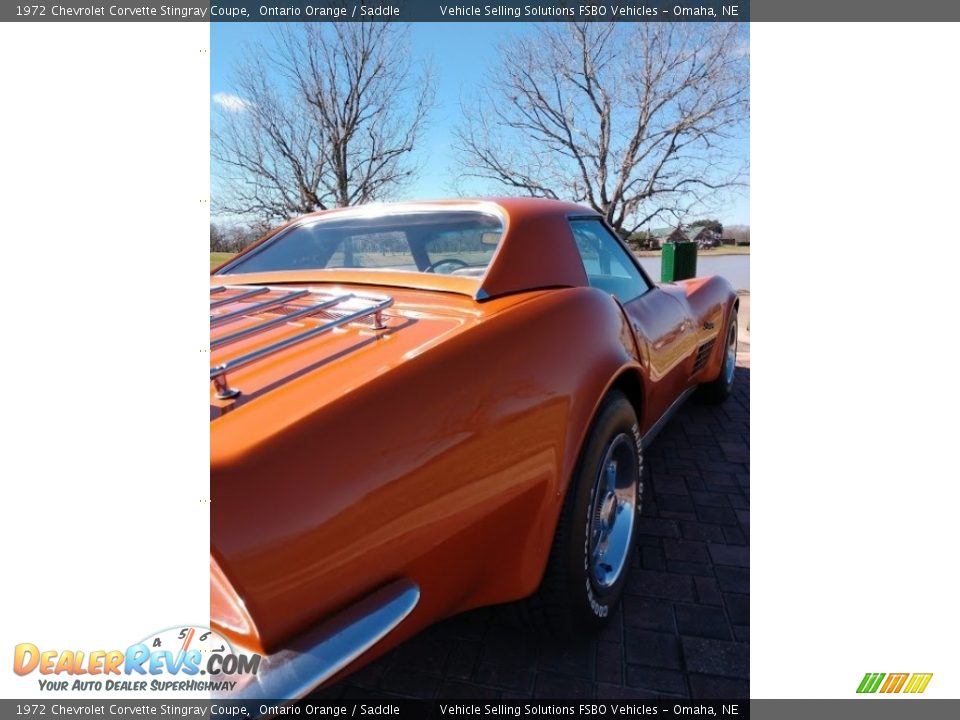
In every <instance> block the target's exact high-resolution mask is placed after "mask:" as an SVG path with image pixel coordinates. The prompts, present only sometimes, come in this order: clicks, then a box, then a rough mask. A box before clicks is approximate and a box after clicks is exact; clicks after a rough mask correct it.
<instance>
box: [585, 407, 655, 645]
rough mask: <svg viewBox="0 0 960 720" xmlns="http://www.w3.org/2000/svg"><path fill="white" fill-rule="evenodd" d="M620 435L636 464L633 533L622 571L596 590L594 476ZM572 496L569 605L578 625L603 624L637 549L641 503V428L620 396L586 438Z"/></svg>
mask: <svg viewBox="0 0 960 720" xmlns="http://www.w3.org/2000/svg"><path fill="white" fill-rule="evenodd" d="M621 433H626V434H628V435H629V436H630V437H631V438H632V439H633V444H634V447H635V448H636V460H637V478H636V483H637V502H636V504H635V505H634V508H633V512H634V518H633V520H634V534H633V536H632V537H631V539H630V545H629V547H628V549H627V557H626V560H625V562H624V568H623V571H622V572H621V573H620V577H618V578H617V580H616V582H614V583H613V584H611V585H610V586H608V587H601V586H599V585H597V584H596V583H595V582H594V580H593V575H592V573H591V571H590V557H589V556H590V516H591V514H592V512H593V508H594V502H595V500H596V493H597V492H598V483H597V477H598V474H599V471H600V463H601V462H602V461H603V458H604V456H605V454H606V450H607V447H608V446H609V444H610V443H611V442H612V441H613V440H614V439H615V438H616V437H617V436H619V435H620V434H621ZM573 489H574V491H575V492H576V493H577V495H576V499H575V502H574V505H573V515H572V523H571V528H570V542H569V546H570V547H569V557H568V568H569V573H570V575H569V577H570V578H572V579H573V585H574V587H573V588H571V590H572V592H573V594H574V598H575V600H574V606H575V608H578V610H577V615H578V617H577V618H575V620H576V621H577V622H578V623H579V624H581V625H586V626H590V627H595V626H597V625H599V624H601V623H603V622H604V621H605V620H606V619H607V618H608V617H609V616H610V614H611V613H612V612H613V609H614V608H615V607H616V604H617V602H618V601H619V600H620V597H621V595H622V594H623V589H624V587H625V586H626V582H627V576H628V575H629V571H630V565H631V563H632V559H633V556H634V553H635V548H636V522H637V517H638V515H639V513H640V508H641V505H642V501H643V451H642V446H641V437H640V428H639V423H638V422H637V417H636V413H635V412H634V410H633V406H632V405H631V404H630V402H629V401H628V400H627V399H626V397H624V396H623V395H622V394H620V393H615V394H612V395H611V396H610V397H608V399H607V401H606V402H605V403H604V406H603V408H602V409H601V411H600V413H599V414H598V416H597V419H596V421H595V422H594V425H593V426H592V428H591V431H590V436H589V438H588V439H587V442H586V444H585V447H584V451H583V454H582V457H581V459H580V462H579V465H578V470H577V474H576V487H575V488H573Z"/></svg>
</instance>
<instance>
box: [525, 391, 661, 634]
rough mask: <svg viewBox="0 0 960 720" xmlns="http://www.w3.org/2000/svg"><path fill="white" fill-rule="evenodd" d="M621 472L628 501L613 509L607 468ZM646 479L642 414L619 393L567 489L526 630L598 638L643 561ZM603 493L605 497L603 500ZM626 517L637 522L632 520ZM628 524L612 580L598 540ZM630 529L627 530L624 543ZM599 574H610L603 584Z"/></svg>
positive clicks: (603, 412)
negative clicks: (639, 535) (640, 523)
mask: <svg viewBox="0 0 960 720" xmlns="http://www.w3.org/2000/svg"><path fill="white" fill-rule="evenodd" d="M611 452H613V453H615V457H616V459H614V456H611V455H610V454H609V453H611ZM608 457H610V458H611V459H610V461H609V462H607V458H608ZM631 463H634V464H635V467H634V468H630V467H629V466H630V464H631ZM614 464H616V466H617V470H615V471H614V473H615V474H616V473H621V474H622V478H621V480H620V481H617V482H616V483H615V485H616V487H617V488H621V484H622V489H623V494H622V495H621V494H618V493H613V495H614V496H615V499H614V500H613V502H614V506H613V507H612V508H609V507H607V505H608V503H607V500H609V498H610V492H609V491H608V489H607V488H608V487H609V479H610V473H609V472H605V471H604V468H605V467H606V468H609V467H610V466H611V465H614ZM642 474H643V454H642V450H641V445H640V429H639V424H638V422H637V416H636V413H635V412H634V409H633V406H632V405H631V404H630V401H629V400H627V398H626V396H624V395H623V393H621V392H619V391H614V392H611V393H610V394H609V395H608V396H607V398H606V399H605V400H604V402H603V404H602V405H601V407H600V410H599V411H598V413H597V416H596V418H594V421H593V423H592V425H591V428H590V431H589V434H588V436H587V440H586V442H585V444H584V447H583V450H582V451H581V455H580V459H579V462H578V463H577V469H576V470H575V472H574V476H573V478H572V480H571V483H570V487H569V488H568V489H567V495H566V498H565V500H564V504H563V508H562V510H561V511H560V519H559V522H558V523H557V530H556V533H555V535H554V540H553V547H552V548H551V551H550V558H549V560H548V562H547V568H546V572H545V574H544V577H543V581H542V582H541V584H540V587H539V589H538V590H537V592H536V593H535V594H534V595H533V596H532V597H531V598H529V599H528V600H526V601H525V602H524V603H523V604H522V605H521V606H520V608H519V611H520V613H519V614H520V617H521V619H522V620H523V621H524V622H525V623H526V624H529V625H531V626H533V627H534V628H535V629H537V630H539V631H541V632H544V633H550V634H551V635H553V636H559V637H561V638H573V637H579V636H582V635H584V634H586V633H590V632H593V631H594V630H596V629H597V628H598V627H600V626H601V625H602V624H603V623H604V621H606V620H607V619H608V618H609V617H610V614H611V613H612V611H613V609H614V608H615V607H616V605H617V603H618V602H619V601H620V597H621V595H622V594H623V589H624V586H625V585H626V582H627V576H628V574H629V570H630V566H631V563H632V561H633V557H634V554H635V549H636V520H637V516H638V515H639V512H640V501H641V498H642V494H643V482H642V479H641V478H642ZM631 476H632V482H633V489H634V491H635V494H634V497H633V502H632V504H631V503H630V502H629V499H628V497H627V484H628V478H629V477H631ZM621 481H622V483H621ZM601 492H602V493H603V497H601V496H600V495H599V493H601ZM601 506H603V507H601ZM605 510H606V511H607V512H606V513H604V511H605ZM625 512H629V513H631V516H629V517H628V516H626V515H624V514H623V513H625ZM601 515H604V517H603V518H601ZM628 519H629V521H630V524H629V532H628V536H627V538H626V540H625V541H624V540H623V539H622V537H621V538H620V539H619V540H618V542H617V546H618V547H620V546H624V545H625V549H624V551H623V552H624V557H623V559H622V562H620V561H619V553H618V554H617V561H616V564H617V565H618V566H619V570H618V572H617V573H616V575H615V576H614V573H613V572H612V571H611V573H610V574H609V575H607V574H606V573H603V572H602V571H600V570H599V569H597V568H596V567H595V566H596V565H597V563H594V562H593V560H592V559H593V558H594V557H596V555H595V554H594V553H593V552H592V548H593V546H594V544H593V542H592V540H593V537H595V536H596V533H602V532H603V531H602V530H601V529H600V528H601V527H604V528H605V527H606V523H607V522H609V523H610V528H611V531H610V537H613V535H614V532H613V529H615V528H616V525H617V523H619V522H621V521H626V520H628ZM591 520H593V521H594V522H593V523H591ZM625 527H626V526H621V535H622V534H623V532H624V528H625ZM610 544H611V545H612V541H611V543H610ZM607 549H610V548H609V546H608V548H607ZM611 562H614V561H611ZM599 565H600V566H604V563H602V562H601V563H599ZM608 567H609V566H608ZM597 573H601V574H602V576H603V579H602V580H601V579H598V577H597ZM603 580H609V582H607V583H604V582H603Z"/></svg>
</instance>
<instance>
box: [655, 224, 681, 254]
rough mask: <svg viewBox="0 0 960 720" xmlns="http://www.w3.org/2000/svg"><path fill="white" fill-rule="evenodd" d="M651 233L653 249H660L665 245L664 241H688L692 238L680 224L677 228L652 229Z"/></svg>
mask: <svg viewBox="0 0 960 720" xmlns="http://www.w3.org/2000/svg"><path fill="white" fill-rule="evenodd" d="M650 235H651V237H650V241H649V242H650V247H651V249H653V250H659V249H660V248H662V247H663V245H664V243H668V242H670V243H678V242H687V241H689V240H690V238H689V237H688V236H687V234H686V233H685V232H684V231H683V229H682V228H681V227H680V226H679V225H678V226H677V227H675V228H661V229H659V230H651V231H650Z"/></svg>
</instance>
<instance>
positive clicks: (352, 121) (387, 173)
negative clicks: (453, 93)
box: [212, 23, 435, 221]
mask: <svg viewBox="0 0 960 720" xmlns="http://www.w3.org/2000/svg"><path fill="white" fill-rule="evenodd" d="M273 40H274V42H273V44H272V45H271V46H270V47H269V48H268V47H266V46H264V45H262V44H261V45H255V46H251V47H248V49H247V53H246V55H245V57H244V59H243V60H242V61H241V62H240V64H239V65H238V67H237V68H236V69H235V78H236V80H235V82H236V92H237V94H236V95H226V96H221V97H220V98H219V102H218V104H219V105H220V115H221V117H220V121H221V122H220V123H219V126H218V129H217V131H216V132H214V134H213V137H212V146H213V151H212V154H213V159H214V172H215V173H216V174H217V176H218V177H219V179H220V181H221V185H222V187H223V194H222V196H221V197H219V198H216V197H215V198H214V201H215V207H216V210H217V211H218V212H220V213H224V214H232V215H243V216H248V217H256V218H259V219H262V220H266V221H276V220H284V219H287V218H290V217H294V216H296V215H300V214H303V213H306V212H311V211H313V210H323V209H327V208H331V207H343V206H347V205H357V204H361V203H365V202H369V201H372V200H378V199H382V198H385V197H388V196H390V195H391V194H392V193H393V192H395V191H396V190H397V189H398V188H399V187H401V186H402V185H403V184H404V183H405V182H406V181H407V180H409V179H411V178H412V177H413V175H414V173H415V172H416V170H417V165H416V163H415V162H414V161H413V159H412V151H413V149H414V147H415V146H416V144H417V141H418V140H419V139H420V137H421V135H422V133H423V131H424V127H425V121H426V117H427V113H428V111H429V110H430V108H431V106H432V104H433V100H434V92H435V91H434V83H433V80H432V76H431V72H430V68H429V66H427V65H425V64H424V65H420V64H418V63H417V62H415V61H414V59H413V55H412V53H411V52H410V48H409V42H408V37H407V32H406V30H405V29H404V28H401V27H399V26H397V25H393V24H388V23H304V24H301V25H293V24H291V25H286V24H281V25H279V26H278V29H275V31H274V36H273ZM215 99H218V98H216V97H215Z"/></svg>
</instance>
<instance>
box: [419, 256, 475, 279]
mask: <svg viewBox="0 0 960 720" xmlns="http://www.w3.org/2000/svg"><path fill="white" fill-rule="evenodd" d="M443 265H455V266H456V267H454V268H453V269H452V270H450V272H451V273H452V272H454V271H455V270H459V269H461V268H465V267H469V265H468V263H465V262H464V261H463V260H460V259H459V258H443V259H442V260H437V261H436V262H432V263H430V264H429V265H427V267H425V268H424V269H423V271H424V272H428V273H435V272H436V271H437V268H438V267H441V266H443ZM443 274H444V275H447V274H449V273H443Z"/></svg>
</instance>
